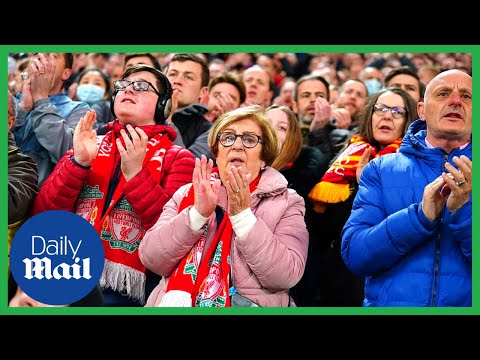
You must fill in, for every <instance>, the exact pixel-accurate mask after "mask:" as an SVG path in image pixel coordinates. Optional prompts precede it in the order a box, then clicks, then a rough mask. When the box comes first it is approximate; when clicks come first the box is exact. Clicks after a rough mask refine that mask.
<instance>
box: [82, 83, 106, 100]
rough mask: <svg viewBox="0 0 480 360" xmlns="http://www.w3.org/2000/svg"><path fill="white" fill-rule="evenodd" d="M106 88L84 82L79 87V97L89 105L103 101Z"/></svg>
mask: <svg viewBox="0 0 480 360" xmlns="http://www.w3.org/2000/svg"><path fill="white" fill-rule="evenodd" d="M103 95H105V89H103V88H101V87H100V86H97V85H92V84H83V85H79V86H78V87H77V98H78V99H79V100H80V101H85V102H86V103H88V104H89V105H92V104H94V103H97V102H99V101H102V99H103Z"/></svg>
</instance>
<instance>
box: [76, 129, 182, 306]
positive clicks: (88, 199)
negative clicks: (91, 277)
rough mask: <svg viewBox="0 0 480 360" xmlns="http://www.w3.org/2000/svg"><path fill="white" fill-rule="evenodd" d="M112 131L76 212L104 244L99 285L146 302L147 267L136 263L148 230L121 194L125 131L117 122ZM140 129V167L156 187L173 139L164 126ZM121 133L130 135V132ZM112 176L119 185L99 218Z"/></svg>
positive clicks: (93, 166)
mask: <svg viewBox="0 0 480 360" xmlns="http://www.w3.org/2000/svg"><path fill="white" fill-rule="evenodd" d="M110 127H111V128H112V131H110V132H108V133H107V134H106V135H105V136H104V137H103V140H101V142H100V144H99V147H98V150H97V156H96V157H95V159H94V160H93V161H92V166H91V169H90V171H89V174H88V179H87V181H86V184H84V185H83V188H82V190H81V192H80V195H79V200H78V202H77V209H76V213H77V214H79V215H81V216H82V217H84V218H85V219H86V220H87V221H89V222H90V223H91V224H92V225H93V227H94V228H95V230H97V232H98V233H99V234H100V237H101V238H102V240H103V247H104V251H105V267H104V270H103V274H102V277H101V278H100V285H101V286H102V287H110V288H112V289H113V290H115V291H119V292H124V291H125V292H126V293H127V294H128V295H129V296H131V297H133V298H135V299H136V300H139V301H140V302H141V303H144V302H145V279H146V268H145V266H144V265H143V264H142V263H141V262H140V259H139V257H138V251H137V250H138V246H139V245H140V241H141V240H142V238H143V235H144V234H145V232H146V229H144V228H143V226H142V222H141V220H140V219H139V218H138V217H137V215H136V214H135V211H134V210H133V207H132V205H131V204H130V203H129V202H128V200H127V199H126V198H125V196H124V194H123V188H124V186H125V183H126V181H125V177H124V176H123V174H122V172H121V170H120V168H119V167H120V164H119V161H120V154H119V152H118V150H117V145H116V139H117V138H120V139H121V141H122V145H123V146H125V144H124V142H123V138H122V136H121V135H120V130H121V129H125V127H124V126H123V125H120V124H119V123H118V121H115V122H114V123H113V124H112V125H111V126H110ZM134 127H135V126H134ZM140 128H141V129H142V130H144V131H145V133H146V134H147V136H148V138H149V141H148V144H147V151H146V156H145V159H144V161H143V164H142V167H143V168H147V169H148V170H149V171H150V173H151V174H152V176H153V177H154V179H155V180H156V181H157V182H158V183H160V180H161V177H162V165H163V158H164V156H165V153H166V151H167V149H168V148H170V146H171V144H172V140H171V138H174V137H175V135H176V134H175V133H173V134H171V132H172V128H170V127H169V126H165V125H147V126H141V127H140ZM125 131H127V134H128V130H126V129H125ZM115 171H117V173H118V175H119V180H118V185H117V186H116V188H115V189H113V196H112V198H111V200H110V203H109V204H108V207H107V208H106V210H105V212H104V213H103V214H102V212H103V209H104V208H105V201H106V197H107V194H108V192H109V184H110V182H111V181H112V178H113V177H114V176H115V175H114V173H115ZM111 191H112V190H111Z"/></svg>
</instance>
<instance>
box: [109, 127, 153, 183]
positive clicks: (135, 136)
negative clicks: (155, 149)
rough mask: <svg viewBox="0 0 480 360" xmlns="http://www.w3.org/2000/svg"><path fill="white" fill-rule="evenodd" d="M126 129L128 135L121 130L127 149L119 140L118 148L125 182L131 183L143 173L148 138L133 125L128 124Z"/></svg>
mask: <svg viewBox="0 0 480 360" xmlns="http://www.w3.org/2000/svg"><path fill="white" fill-rule="evenodd" d="M126 128H127V131H128V134H127V132H126V131H125V130H124V129H122V130H120V135H122V138H123V141H124V143H125V147H123V145H122V142H121V141H120V139H119V138H117V148H118V152H119V153H120V158H121V165H120V169H121V170H122V173H123V176H125V180H127V181H129V180H130V179H132V178H133V177H134V176H135V175H137V174H138V173H139V172H140V171H142V167H143V166H142V165H143V160H144V159H145V155H146V153H147V143H148V136H147V134H146V133H145V131H143V130H142V129H141V128H139V127H136V128H135V129H134V128H133V126H132V125H130V124H128V125H127V126H126Z"/></svg>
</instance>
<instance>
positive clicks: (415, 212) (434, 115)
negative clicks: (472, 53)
mask: <svg viewBox="0 0 480 360" xmlns="http://www.w3.org/2000/svg"><path fill="white" fill-rule="evenodd" d="M417 110H418V114H419V116H420V120H417V121H415V122H413V123H412V124H411V125H410V128H409V130H408V132H407V134H406V135H405V137H404V138H403V142H402V145H401V147H400V149H399V152H398V153H396V154H390V155H385V156H382V157H380V158H377V159H375V160H372V161H371V162H370V163H369V164H368V166H367V167H366V168H365V170H364V171H363V172H362V175H361V179H360V186H359V190H358V193H357V196H356V198H355V201H354V203H353V209H352V213H351V215H350V218H349V219H348V221H347V223H346V224H345V227H344V228H343V232H342V258H343V260H344V261H345V263H346V265H347V267H348V268H349V269H350V270H351V271H352V272H354V273H355V274H358V275H361V276H365V277H366V283H365V299H364V302H363V305H364V306H472V196H471V195H472V160H471V159H472V142H471V141H472V136H471V135H472V77H471V76H470V75H468V74H466V73H464V72H462V71H460V70H449V71H445V72H442V73H440V74H439V75H437V76H436V77H435V78H434V79H432V81H431V82H430V83H429V84H428V86H427V89H426V92H425V100H424V101H423V102H419V103H418V109H417ZM381 125H382V124H381V123H380V124H379V126H381ZM361 161H362V159H361Z"/></svg>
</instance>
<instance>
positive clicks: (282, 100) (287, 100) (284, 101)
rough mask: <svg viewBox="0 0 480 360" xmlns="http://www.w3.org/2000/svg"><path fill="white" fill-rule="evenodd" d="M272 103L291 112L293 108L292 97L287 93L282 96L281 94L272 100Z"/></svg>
mask: <svg viewBox="0 0 480 360" xmlns="http://www.w3.org/2000/svg"><path fill="white" fill-rule="evenodd" d="M273 103H274V104H275V105H281V106H286V107H288V108H290V109H291V110H293V107H294V101H293V95H292V94H288V93H287V94H283V95H282V94H281V95H279V96H277V97H276V98H275V99H274V100H273Z"/></svg>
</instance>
